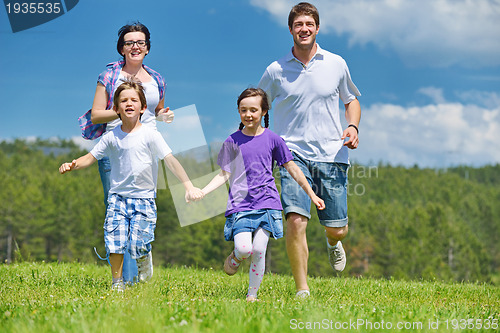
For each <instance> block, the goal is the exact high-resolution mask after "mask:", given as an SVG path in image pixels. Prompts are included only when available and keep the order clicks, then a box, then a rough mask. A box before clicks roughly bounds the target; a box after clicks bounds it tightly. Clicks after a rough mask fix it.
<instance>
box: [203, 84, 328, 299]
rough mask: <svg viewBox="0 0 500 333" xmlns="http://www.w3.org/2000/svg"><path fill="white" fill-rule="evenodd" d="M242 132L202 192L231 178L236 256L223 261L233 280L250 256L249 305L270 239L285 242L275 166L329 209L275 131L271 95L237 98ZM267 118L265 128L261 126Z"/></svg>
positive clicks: (229, 235)
mask: <svg viewBox="0 0 500 333" xmlns="http://www.w3.org/2000/svg"><path fill="white" fill-rule="evenodd" d="M237 104H238V112H239V114H240V118H241V123H240V130H239V131H237V132H235V133H233V134H231V136H229V138H227V140H226V141H225V142H224V144H223V146H222V148H221V150H220V152H219V156H218V160H217V164H219V166H220V167H221V171H220V173H219V174H218V175H217V176H215V177H214V178H213V179H212V181H210V183H209V184H208V185H207V186H206V187H205V188H203V189H202V192H203V194H204V195H207V194H208V193H210V192H211V191H213V190H214V189H216V188H217V187H219V186H221V185H222V184H224V183H225V182H226V181H227V180H228V179H229V184H230V186H229V198H228V202H227V210H226V214H225V216H226V218H227V220H226V224H225V226H224V236H225V239H226V240H227V241H231V240H234V251H233V252H231V254H230V255H229V256H228V257H227V259H226V261H225V262H224V271H225V272H226V273H227V274H228V275H234V274H235V273H236V271H237V270H238V268H239V266H240V264H241V262H242V261H243V260H245V259H247V258H249V257H251V260H252V262H251V265H250V272H249V274H250V281H249V287H248V293H247V298H246V299H247V301H256V300H257V291H258V289H259V287H260V284H261V282H262V278H263V275H264V270H265V256H266V249H267V243H268V240H269V236H271V235H272V236H273V237H274V238H275V239H278V238H281V237H283V223H282V217H281V210H282V207H281V202H280V196H279V193H278V190H277V189H276V185H275V182H274V178H273V164H274V162H276V163H277V164H278V165H282V166H283V167H285V168H286V169H287V170H288V172H289V173H290V174H291V175H292V176H293V178H294V179H295V180H296V181H297V183H298V184H299V185H300V186H301V187H302V188H303V189H304V191H305V192H306V193H307V194H308V195H309V197H310V198H311V200H312V201H313V203H314V204H315V205H316V206H317V207H318V209H324V208H325V204H324V202H323V200H321V199H320V198H319V197H318V196H316V194H314V192H313V190H312V189H311V187H310V186H309V183H308V182H307V180H306V178H305V176H304V174H303V173H302V171H301V170H300V169H299V168H298V167H297V165H296V164H295V163H294V162H293V161H292V160H293V157H292V154H291V153H290V150H289V149H288V147H287V146H286V144H285V142H284V141H283V139H282V138H280V137H279V136H278V135H277V134H275V133H273V132H271V131H270V130H269V129H267V127H268V126H269V115H268V111H269V102H268V99H267V95H266V93H265V92H264V91H263V90H262V89H260V88H258V89H255V88H249V89H246V90H245V91H243V92H242V93H241V95H240V96H239V97H238V102H237ZM262 118H264V121H265V127H266V128H264V127H262V124H261V121H262Z"/></svg>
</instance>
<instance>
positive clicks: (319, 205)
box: [283, 161, 325, 210]
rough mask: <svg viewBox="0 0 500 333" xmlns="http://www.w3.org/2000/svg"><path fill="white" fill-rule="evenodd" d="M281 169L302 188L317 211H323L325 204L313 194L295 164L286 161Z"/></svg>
mask: <svg viewBox="0 0 500 333" xmlns="http://www.w3.org/2000/svg"><path fill="white" fill-rule="evenodd" d="M283 167H284V168H285V169H286V171H288V173H289V174H290V175H291V176H292V177H293V179H295V181H296V182H297V183H298V184H299V185H300V187H302V189H303V190H304V191H305V192H306V194H307V195H308V196H309V198H311V200H312V202H313V203H314V204H315V205H316V207H317V208H318V209H319V210H323V209H325V202H324V201H323V200H322V199H321V198H320V197H318V196H317V195H316V193H314V191H313V189H312V188H311V186H310V185H309V182H308V181H307V179H306V176H304V173H303V172H302V170H300V168H299V167H298V166H297V164H295V162H294V161H288V162H286V163H284V164H283Z"/></svg>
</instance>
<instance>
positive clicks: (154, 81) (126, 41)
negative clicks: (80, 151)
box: [91, 22, 174, 282]
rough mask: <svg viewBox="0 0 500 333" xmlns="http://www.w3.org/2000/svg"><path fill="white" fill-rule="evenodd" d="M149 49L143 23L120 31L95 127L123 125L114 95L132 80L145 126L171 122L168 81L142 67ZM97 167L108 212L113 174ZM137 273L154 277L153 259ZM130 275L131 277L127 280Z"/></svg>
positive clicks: (99, 91) (103, 78)
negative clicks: (142, 96)
mask: <svg viewBox="0 0 500 333" xmlns="http://www.w3.org/2000/svg"><path fill="white" fill-rule="evenodd" d="M150 48H151V42H150V33H149V30H148V28H147V27H146V26H145V25H143V24H141V23H140V22H136V23H133V24H127V25H125V26H123V27H121V28H120V30H119V31H118V42H117V45H116V49H117V51H118V53H119V54H120V55H121V56H122V57H123V60H121V61H117V62H113V63H110V64H108V65H107V66H106V70H105V71H103V72H102V73H101V74H100V75H99V78H98V80H97V88H96V91H95V96H94V102H93V104H92V111H91V120H92V123H94V124H103V123H106V124H107V125H106V132H107V131H111V130H112V129H113V128H115V127H116V126H118V125H120V124H121V121H120V119H118V116H117V114H116V112H115V111H113V109H112V107H113V95H114V92H115V90H116V88H118V86H119V85H120V84H121V83H123V82H124V81H125V80H126V79H127V78H130V77H133V78H134V79H135V80H138V81H140V82H141V83H142V85H143V87H144V89H145V93H146V102H147V110H146V111H145V112H144V114H143V116H142V118H141V122H142V124H143V125H145V126H147V127H150V128H151V129H153V130H156V120H158V121H165V122H167V123H169V122H172V120H173V118H174V113H173V112H172V111H170V110H169V108H165V107H164V103H165V97H164V96H165V86H166V84H165V81H164V79H163V77H162V76H161V75H160V74H158V73H157V72H155V71H154V70H152V69H151V68H149V67H147V66H145V65H144V64H143V61H144V58H145V57H146V55H147V54H148V53H149V50H150ZM98 165H99V174H100V176H101V181H102V186H103V190H104V204H105V205H106V209H107V206H108V192H109V189H110V172H111V167H110V162H109V159H108V158H103V159H101V160H99V161H98ZM155 168H157V165H156V166H155ZM127 253H128V252H127ZM128 259H130V257H127V256H125V262H124V278H125V280H126V281H129V282H132V281H133V279H134V276H135V275H137V273H136V272H135V270H136V267H135V262H133V261H132V262H129V261H128ZM130 260H132V259H130ZM141 268H142V269H141ZM130 270H132V272H130ZM138 270H139V279H141V275H143V276H147V277H150V276H151V275H152V270H153V266H152V260H151V255H149V257H148V258H147V259H146V262H138ZM141 270H142V272H141ZM129 273H132V274H131V275H130V276H127V275H129Z"/></svg>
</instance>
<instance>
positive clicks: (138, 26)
mask: <svg viewBox="0 0 500 333" xmlns="http://www.w3.org/2000/svg"><path fill="white" fill-rule="evenodd" d="M129 32H142V33H144V35H145V36H146V46H147V48H148V51H149V49H150V48H151V41H150V40H149V39H150V34H149V30H148V28H147V27H146V26H145V25H144V24H142V23H141V22H139V21H137V22H134V23H132V24H127V25H124V26H123V27H121V28H120V30H118V42H117V43H116V50H117V51H118V53H119V54H120V55H121V56H123V54H122V51H123V45H124V43H125V42H124V39H125V35H126V34H128V33H129Z"/></svg>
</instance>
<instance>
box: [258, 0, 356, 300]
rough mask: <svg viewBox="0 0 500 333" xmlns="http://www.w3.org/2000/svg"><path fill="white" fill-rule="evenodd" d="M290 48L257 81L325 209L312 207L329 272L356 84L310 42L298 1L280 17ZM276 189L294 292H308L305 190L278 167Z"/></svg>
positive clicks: (315, 23)
mask: <svg viewBox="0 0 500 333" xmlns="http://www.w3.org/2000/svg"><path fill="white" fill-rule="evenodd" d="M288 27H289V29H290V33H291V34H292V37H293V48H292V50H291V52H290V53H288V54H287V55H286V56H285V57H283V58H281V59H279V60H277V61H275V62H273V63H272V64H271V65H269V67H267V69H266V71H265V73H264V75H263V76H262V78H261V80H260V83H259V87H260V88H262V89H264V90H265V91H266V92H267V94H268V96H269V98H270V101H274V104H275V105H274V131H275V132H276V133H278V134H279V135H280V136H281V137H282V138H283V139H284V140H285V142H286V143H287V146H288V148H290V150H291V151H292V153H293V156H294V161H295V163H296V164H297V165H299V167H300V168H301V169H302V171H303V172H304V174H305V175H306V177H307V178H308V180H309V181H310V182H311V186H312V187H313V189H315V191H316V194H317V195H318V196H319V197H320V198H322V199H323V200H324V201H325V205H326V208H325V209H324V210H323V211H318V217H319V220H320V223H321V224H322V225H323V226H324V228H325V233H326V238H327V239H326V241H327V249H328V256H329V260H330V264H331V266H332V267H333V269H334V270H335V271H338V272H340V271H343V270H344V267H345V264H346V258H345V252H344V249H343V247H342V242H341V240H342V239H343V238H344V237H345V236H346V235H347V232H348V226H347V222H348V219H347V168H348V165H349V160H348V150H347V148H350V149H356V148H357V146H358V143H359V139H358V125H359V121H360V118H361V107H360V104H359V101H358V100H357V98H356V96H360V95H361V94H360V93H359V91H358V89H357V88H356V86H355V85H354V83H353V82H352V80H351V77H350V74H349V69H348V67H347V64H346V62H345V61H344V59H342V58H341V57H340V56H338V55H335V54H333V53H330V52H328V51H325V50H323V49H321V48H320V47H319V45H318V44H316V35H317V34H318V31H319V14H318V10H317V9H316V7H314V6H313V5H311V4H309V3H306V2H301V3H299V4H297V5H296V6H294V7H293V8H292V10H291V11H290V14H289V16H288ZM339 98H340V99H341V100H342V102H343V103H344V106H345V117H346V120H347V124H348V125H347V127H346V128H345V129H344V130H342V125H341V123H340V115H339V114H340V110H339ZM280 173H281V195H282V202H283V208H284V212H285V215H286V220H287V230H286V247H287V252H288V258H289V260H290V266H291V268H292V274H293V277H294V280H295V285H296V290H297V294H296V296H297V297H307V296H309V294H310V292H309V286H308V285H307V260H308V257H309V250H308V247H307V239H306V227H307V223H308V221H309V219H310V217H311V215H310V207H311V202H310V201H309V199H308V197H307V195H306V194H305V192H304V191H303V190H302V189H301V188H299V187H297V186H295V184H294V183H293V179H292V178H291V177H290V175H289V174H288V172H286V170H284V169H283V168H281V169H280Z"/></svg>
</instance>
